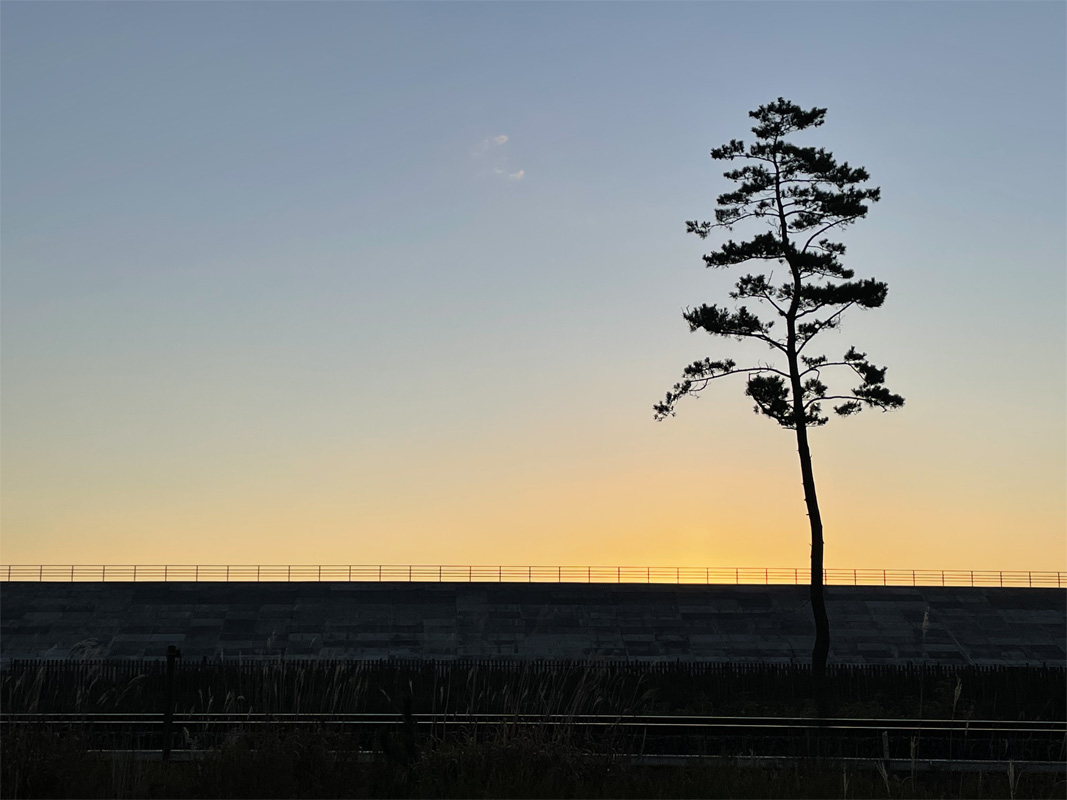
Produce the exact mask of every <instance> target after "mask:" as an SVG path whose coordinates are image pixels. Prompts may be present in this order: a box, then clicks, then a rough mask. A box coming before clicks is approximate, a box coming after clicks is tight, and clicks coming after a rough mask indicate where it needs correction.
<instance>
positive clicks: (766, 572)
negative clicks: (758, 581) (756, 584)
mask: <svg viewBox="0 0 1067 800" xmlns="http://www.w3.org/2000/svg"><path fill="white" fill-rule="evenodd" d="M770 582H771V577H770V570H769V569H767V567H764V568H763V583H764V585H766V584H768V583H770Z"/></svg>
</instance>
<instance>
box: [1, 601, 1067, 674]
mask: <svg viewBox="0 0 1067 800" xmlns="http://www.w3.org/2000/svg"><path fill="white" fill-rule="evenodd" d="M827 607H828V613H829V616H830V624H831V627H832V647H831V654H830V657H831V659H832V660H833V661H834V662H836V663H852V664H894V663H901V662H907V661H913V662H917V663H923V662H925V663H943V664H977V665H986V664H988V665H994V664H1020V665H1022V664H1049V665H1067V590H1064V589H1026V588H985V587H981V588H972V587H898V586H888V587H881V586H855V587H853V586H832V587H828V588H827ZM0 624H2V629H0V664H7V663H9V662H10V661H11V660H12V659H27V658H58V659H66V658H86V657H89V658H129V659H140V658H162V657H163V655H164V652H165V650H166V647H167V645H171V644H173V645H176V646H178V647H180V648H181V649H182V654H183V658H185V659H200V658H202V657H206V658H216V657H223V658H231V657H232V658H243V659H258V658H279V657H284V658H343V659H380V658H390V657H397V658H426V659H446V660H447V659H457V658H505V659H597V660H605V659H607V660H675V659H681V660H692V661H761V662H790V661H796V662H800V663H803V662H805V661H807V660H808V659H809V657H810V648H811V641H812V637H813V625H812V622H811V610H810V607H809V604H808V590H807V587H805V586H775V585H771V586H746V585H741V586H721V585H712V586H692V585H680V586H676V585H663V584H652V585H642V584H538V583H533V584H521V583H500V584H494V583H318V582H310V583H178V582H172V583H147V582H138V583H117V582H116V583H112V582H108V583H30V582H26V583H23V582H4V583H0Z"/></svg>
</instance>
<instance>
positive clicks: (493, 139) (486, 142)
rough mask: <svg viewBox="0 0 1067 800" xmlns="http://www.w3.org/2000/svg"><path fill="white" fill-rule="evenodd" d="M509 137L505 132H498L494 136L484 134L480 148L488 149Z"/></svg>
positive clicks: (502, 142)
mask: <svg viewBox="0 0 1067 800" xmlns="http://www.w3.org/2000/svg"><path fill="white" fill-rule="evenodd" d="M509 138H510V137H509V136H508V135H507V134H506V133H499V134H497V135H496V136H486V137H485V138H484V139H482V150H489V149H491V148H493V147H500V146H501V145H502V144H504V143H505V142H507V140H508V139H509Z"/></svg>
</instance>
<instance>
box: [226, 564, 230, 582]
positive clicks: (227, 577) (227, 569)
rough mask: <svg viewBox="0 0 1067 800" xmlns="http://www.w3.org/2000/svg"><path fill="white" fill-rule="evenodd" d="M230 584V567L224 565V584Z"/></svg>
mask: <svg viewBox="0 0 1067 800" xmlns="http://www.w3.org/2000/svg"><path fill="white" fill-rule="evenodd" d="M229 582H230V565H229V564H227V565H226V583H229Z"/></svg>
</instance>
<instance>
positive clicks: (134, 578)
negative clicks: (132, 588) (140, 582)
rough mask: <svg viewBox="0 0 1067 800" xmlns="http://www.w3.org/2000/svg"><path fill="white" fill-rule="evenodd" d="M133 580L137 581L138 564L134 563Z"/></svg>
mask: <svg viewBox="0 0 1067 800" xmlns="http://www.w3.org/2000/svg"><path fill="white" fill-rule="evenodd" d="M133 582H134V583H137V565H136V564H134V565H133Z"/></svg>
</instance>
